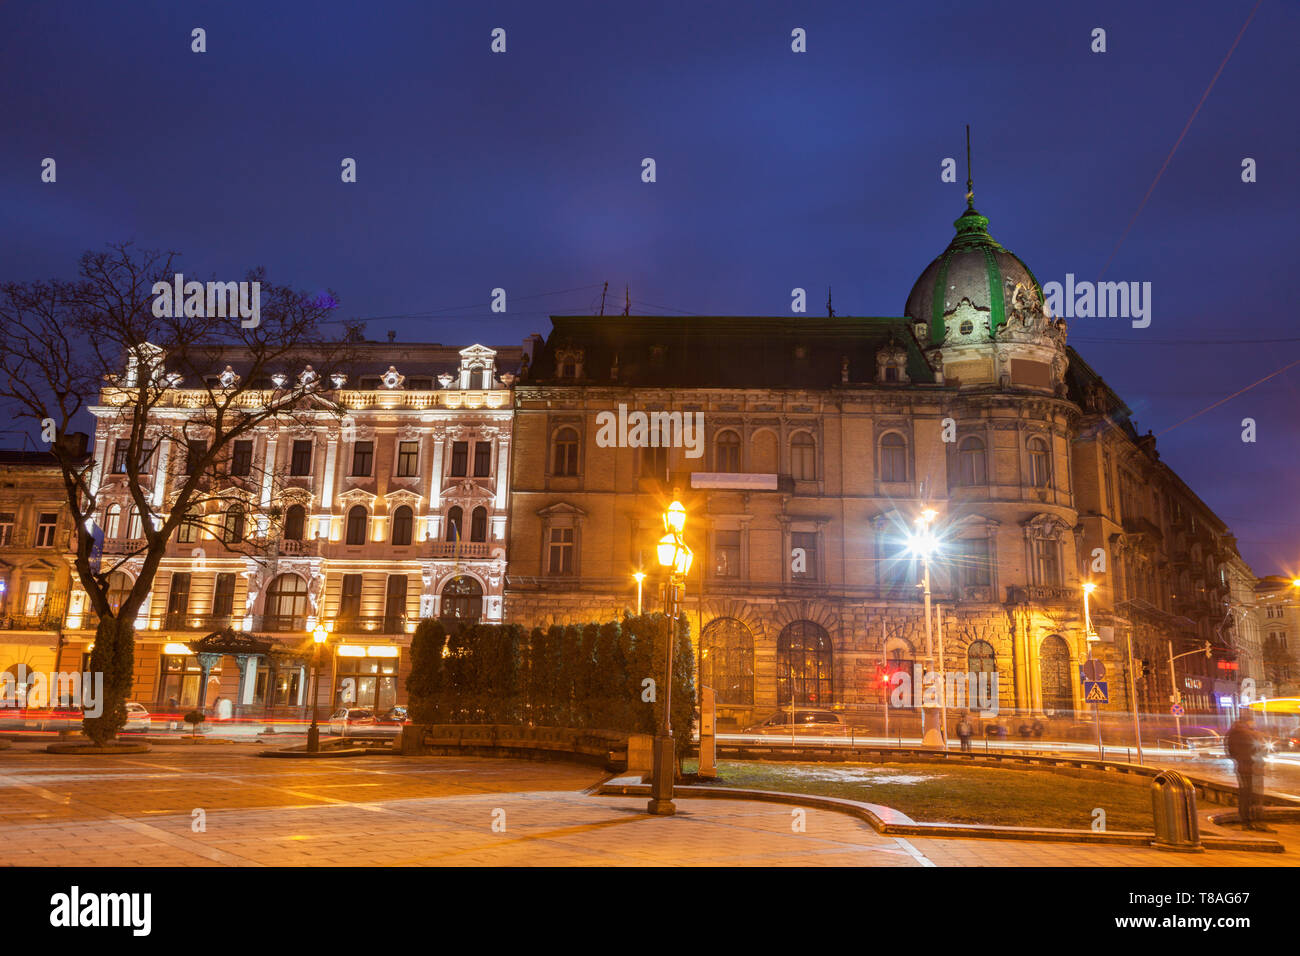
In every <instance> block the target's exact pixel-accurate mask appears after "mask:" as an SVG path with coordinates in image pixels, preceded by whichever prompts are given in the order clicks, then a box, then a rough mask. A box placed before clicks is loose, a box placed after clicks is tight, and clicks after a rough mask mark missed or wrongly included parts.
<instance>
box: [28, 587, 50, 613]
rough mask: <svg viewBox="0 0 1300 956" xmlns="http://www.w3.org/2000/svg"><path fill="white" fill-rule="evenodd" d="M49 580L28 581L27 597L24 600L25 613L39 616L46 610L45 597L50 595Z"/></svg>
mask: <svg viewBox="0 0 1300 956" xmlns="http://www.w3.org/2000/svg"><path fill="white" fill-rule="evenodd" d="M49 590H50V582H49V581H28V582H27V599H26V600H25V601H24V602H23V613H24V614H26V615H27V616H28V617H39V616H40V615H41V613H42V612H43V611H44V610H45V599H46V597H48V596H49Z"/></svg>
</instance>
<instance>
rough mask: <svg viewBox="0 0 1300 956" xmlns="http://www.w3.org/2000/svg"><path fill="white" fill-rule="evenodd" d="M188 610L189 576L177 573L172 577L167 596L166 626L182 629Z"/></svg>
mask: <svg viewBox="0 0 1300 956" xmlns="http://www.w3.org/2000/svg"><path fill="white" fill-rule="evenodd" d="M189 610H190V576H189V574H188V573H187V572H183V571H178V572H176V573H175V574H173V575H172V583H171V590H170V592H169V593H168V595H167V626H168V627H184V626H185V616H186V615H187V614H188V613H189Z"/></svg>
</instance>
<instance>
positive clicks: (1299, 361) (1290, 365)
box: [1156, 359, 1300, 437]
mask: <svg viewBox="0 0 1300 956" xmlns="http://www.w3.org/2000/svg"><path fill="white" fill-rule="evenodd" d="M1297 365H1300V359H1296V360H1295V361H1294V362H1289V363H1287V364H1286V365H1283V366H1282V367H1281V368H1280V369H1278V370H1277V371H1276V372H1269V373H1268V374H1267V375H1265V376H1264V377H1263V378H1261V379H1258V380H1257V381H1254V382H1251V383H1250V384H1249V385H1247V386H1246V387H1245V388H1240V389H1238V390H1237V391H1235V392H1233V393H1232V394H1231V395H1229V396H1228V397H1227V398H1221V399H1219V400H1218V401H1217V402H1215V403H1214V404H1213V405H1207V406H1205V407H1204V408H1202V409H1201V410H1200V411H1199V412H1197V413H1196V414H1194V415H1188V416H1187V417H1186V418H1184V419H1183V420H1182V421H1181V422H1177V423H1176V424H1173V425H1170V426H1169V427H1168V428H1166V429H1165V430H1164V431H1159V432H1156V435H1157V437H1158V436H1160V435H1165V434H1167V433H1169V432H1171V431H1173V430H1174V429H1175V428H1177V427H1178V426H1179V425H1186V424H1187V423H1188V422H1190V421H1191V420H1192V419H1193V418H1200V417H1201V416H1202V415H1204V414H1205V413H1206V412H1208V411H1212V410H1213V409H1216V408H1218V407H1219V406H1220V405H1222V404H1224V403H1225V402H1230V401H1232V400H1233V399H1234V398H1236V397H1237V396H1238V395H1243V394H1245V393H1246V392H1249V391H1250V390H1251V389H1252V388H1254V387H1255V386H1256V385H1263V384H1264V383H1265V382H1267V381H1268V380H1269V379H1270V378H1276V377H1277V376H1278V375H1281V374H1282V373H1283V372H1285V371H1286V370H1287V369H1290V368H1295V367H1296V366H1297Z"/></svg>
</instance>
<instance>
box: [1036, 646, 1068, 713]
mask: <svg viewBox="0 0 1300 956" xmlns="http://www.w3.org/2000/svg"><path fill="white" fill-rule="evenodd" d="M1038 660H1039V674H1040V676H1041V680H1042V692H1043V712H1044V713H1046V714H1063V715H1068V714H1072V713H1073V712H1074V696H1073V693H1072V692H1071V689H1070V688H1071V680H1070V648H1069V647H1068V646H1067V645H1066V643H1065V641H1063V640H1062V639H1061V638H1060V637H1058V636H1057V635H1055V634H1053V635H1051V636H1050V637H1047V638H1045V639H1044V640H1043V645H1042V647H1041V648H1040V649H1039V652H1038Z"/></svg>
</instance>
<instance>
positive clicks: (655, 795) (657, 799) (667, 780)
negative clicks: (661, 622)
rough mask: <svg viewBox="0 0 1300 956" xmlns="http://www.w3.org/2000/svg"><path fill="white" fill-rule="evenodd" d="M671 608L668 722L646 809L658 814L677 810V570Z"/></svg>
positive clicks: (659, 744) (671, 580)
mask: <svg viewBox="0 0 1300 956" xmlns="http://www.w3.org/2000/svg"><path fill="white" fill-rule="evenodd" d="M666 587H667V591H666V595H665V597H666V600H665V604H666V605H667V610H668V653H667V654H666V655H665V656H666V657H667V673H668V682H667V685H666V686H665V688H664V722H663V728H662V732H661V733H659V734H657V735H656V736H655V752H654V778H653V780H652V782H651V787H650V803H649V804H648V805H647V806H646V809H647V810H648V811H649V812H650V813H653V814H655V815H656V816H671V815H673V814H674V813H676V812H677V807H676V806H674V805H673V783H674V779H673V778H674V777H675V776H676V771H677V767H676V757H675V754H674V751H673V723H672V719H673V718H672V713H673V710H672V708H673V644H674V643H675V641H676V638H677V603H678V592H677V588H678V578H677V575H676V574H675V573H674V574H673V575H672V576H671V577H670V578H669V583H668V584H667V586H666Z"/></svg>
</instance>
